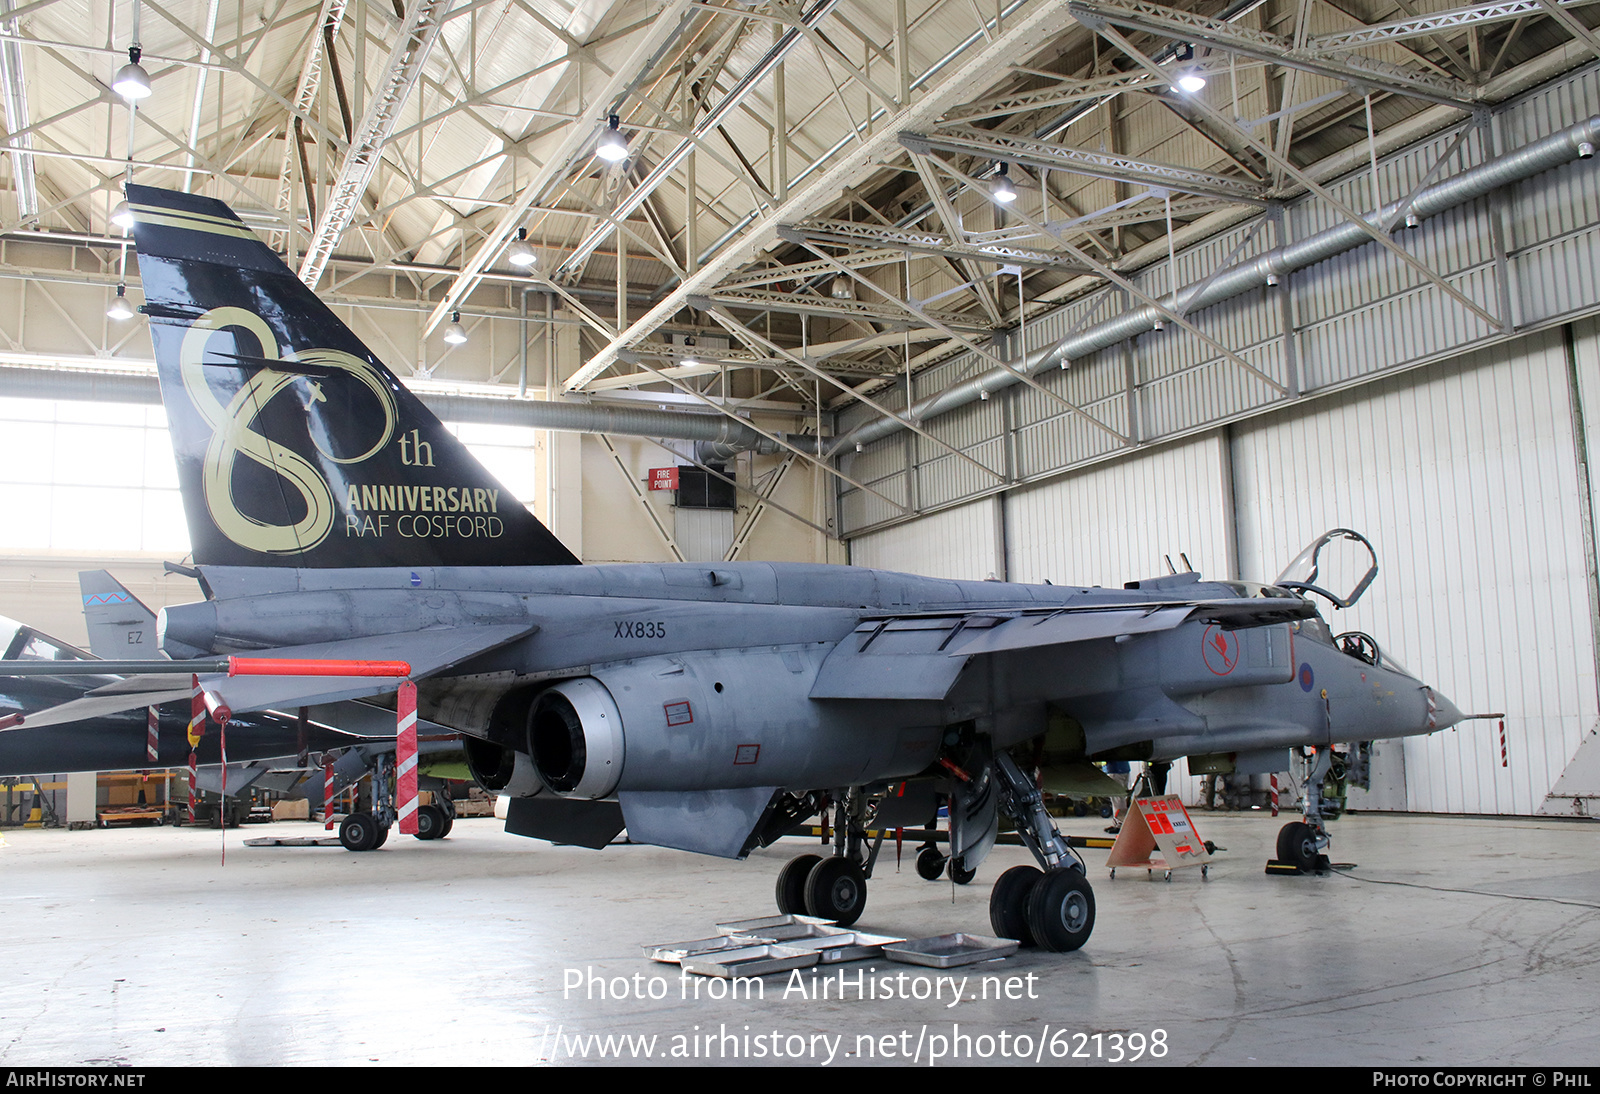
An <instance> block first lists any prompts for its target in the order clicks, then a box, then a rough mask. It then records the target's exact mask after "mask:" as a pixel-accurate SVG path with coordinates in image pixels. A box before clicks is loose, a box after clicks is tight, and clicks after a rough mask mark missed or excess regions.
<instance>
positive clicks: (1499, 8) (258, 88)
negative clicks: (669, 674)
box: [0, 0, 1600, 815]
mask: <svg viewBox="0 0 1600 1094" xmlns="http://www.w3.org/2000/svg"><path fill="white" fill-rule="evenodd" d="M1594 21H1595V14H1594V12H1593V10H1592V9H1591V7H1590V6H1589V5H1586V4H1581V3H1544V2H1543V0H1538V2H1534V0H1529V2H1527V3H1523V4H1503V3H1497V4H1481V5H1469V6H1456V7H1448V6H1445V5H1442V4H1421V5H1418V4H1413V3H1409V2H1407V0H1397V2H1395V3H1390V2H1389V0H1376V2H1372V3H1366V2H1361V3H1350V2H1344V0H1341V2H1338V3H1334V2H1329V0H1267V2H1252V0H1233V2H1232V3H1227V4H1215V3H1208V4H1185V5H1180V6H1174V7H1166V6H1160V5H1155V4H1148V3H1141V2H1136V0H1073V2H1056V0H1020V2H1019V0H1011V2H1006V0H1000V2H998V3H996V4H994V5H984V4H971V3H963V2H958V0H931V2H914V0H899V2H897V3H894V4H878V3H861V2H856V0H813V2H811V3H806V4H782V3H767V2H748V0H726V2H724V3H711V2H691V0H665V2H660V0H653V2H649V3H640V2H636V0H594V2H589V0H579V2H575V3H570V4H568V3H562V2H547V0H495V2H485V3H465V2H461V0H433V2H429V0H417V2H415V3H413V4H411V5H409V6H407V5H405V4H403V3H400V2H398V0H397V2H395V3H393V4H392V5H385V4H380V3H349V4H347V3H344V2H341V0H323V2H322V3H320V4H310V3H299V4H294V3H288V2H277V3H251V2H248V0H242V2H239V3H234V4H222V3H220V0H165V2H157V0H134V2H131V3H130V2H128V0H119V2H85V0H36V2H33V3H27V4H20V3H17V2H15V0H12V2H11V3H10V4H8V5H7V7H6V8H5V9H4V10H3V11H0V26H3V31H0V43H3V49H0V84H3V86H4V91H5V108H6V126H7V129H8V131H9V133H10V139H9V142H8V146H7V150H6V151H5V153H4V155H3V156H0V187H3V188H0V274H3V276H0V336H3V337H0V342H3V346H0V399H3V405H0V415H3V420H4V423H5V425H4V429H3V430H0V444H4V445H5V457H4V459H3V460H0V497H3V498H4V500H5V503H6V508H7V511H8V512H10V513H11V514H12V519H11V520H9V521H8V522H7V528H6V530H5V533H4V536H5V544H6V548H7V549H6V552H5V557H4V559H3V562H0V592H3V594H4V596H5V603H6V610H7V611H9V612H10V613H12V614H13V615H15V616H18V617H20V618H24V619H26V620H28V621H29V622H32V623H34V624H35V625H37V626H39V627H41V628H42V629H45V630H47V631H52V632H54V633H59V634H61V635H62V636H63V637H66V638H68V639H69V640H70V639H73V638H80V639H81V636H82V633H83V632H82V624H81V620H80V618H79V616H78V613H77V611H76V594H75V589H74V573H75V571H76V570H78V569H83V568H87V567H91V566H93V567H99V566H104V567H107V568H109V569H111V570H113V571H114V572H115V573H117V574H118V575H119V576H121V577H122V578H123V580H124V581H125V582H126V583H127V584H128V585H129V587H130V588H132V589H133V590H134V591H135V592H136V593H138V594H139V595H140V596H141V597H144V598H146V599H147V601H148V602H149V603H150V604H151V605H152V606H157V607H159V606H161V605H162V604H165V603H168V602H173V601H183V600H188V599H193V598H194V597H195V590H194V588H193V586H192V584H191V583H190V582H188V581H187V580H186V579H182V578H179V577H175V576H172V575H169V574H164V573H163V572H162V569H161V561H162V560H163V559H176V558H177V557H179V556H181V555H182V554H183V553H184V551H185V550H186V539H185V534H184V531H183V527H182V521H181V519H180V518H179V512H180V508H179V504H178V502H177V498H176V490H175V480H174V479H173V477H172V472H171V467H170V461H169V460H168V459H167V455H166V451H165V443H164V437H163V434H164V428H163V424H164V420H163V418H162V414H161V410H160V407H159V399H158V397H157V394H156V390H155V384H154V379H153V366H152V363H151V361H150V345H149V341H148V338H147V337H146V333H145V330H144V326H145V322H144V319H143V318H142V317H140V316H137V315H135V316H133V317H129V318H117V317H113V316H111V315H108V314H107V309H108V307H112V306H113V305H115V304H117V303H118V302H119V301H122V300H126V301H130V302H132V303H134V304H137V303H138V302H139V301H140V299H141V293H140V282H139V277H138V269H137V260H136V259H135V258H134V257H133V256H132V254H131V250H130V248H129V246H128V236H127V234H126V231H125V230H124V229H123V228H121V227H119V226H118V224H117V223H116V222H115V220H114V217H115V214H116V213H117V206H118V203H119V202H120V201H121V198H122V194H121V186H122V183H123V182H124V181H129V180H132V181H137V182H141V183H146V184H151V185H158V186H165V187H170V188H176V189H185V190H190V191H194V192H199V193H205V194H208V195H211V196H215V197H219V198H221V199H223V200H225V201H227V202H229V203H230V204H231V205H232V206H234V207H235V208H236V209H237V210H238V211H239V212H240V214H241V215H242V216H243V217H244V219H245V220H246V222H247V223H248V224H250V225H251V226H252V227H253V228H255V229H256V230H257V231H258V232H260V233H262V234H263V235H264V236H265V238H267V239H268V240H269V241H270V242H271V243H272V245H273V246H274V247H275V248H276V249H277V250H278V251H279V252H280V253H281V254H282V255H283V257H284V259H285V261H286V262H287V263H288V264H289V265H290V266H291V267H292V268H294V269H295V270H296V271H297V272H298V274H299V276H300V277H301V279H302V280H303V281H305V282H306V283H307V284H308V285H311V286H313V287H314V288H315V290H316V291H317V292H318V293H319V294H320V295H321V296H322V298H323V299H324V300H326V301H327V302H329V303H330V305H332V306H333V307H334V308H335V310H336V311H337V313H338V314H339V315H340V316H341V317H342V318H344V319H345V320H346V321H347V322H348V323H349V324H350V325H351V326H352V327H353V329H354V330H355V331H356V332H357V333H358V334H359V335H360V336H361V337H362V338H363V339H364V340H365V341H366V342H367V343H368V345H369V346H370V347H371V348H372V349H373V351H374V352H375V353H376V354H378V356H380V357H381V358H383V359H384V360H385V361H386V362H387V363H388V364H389V365H390V367H391V368H393V369H394V370H395V371H396V372H397V373H398V374H400V375H402V376H404V377H406V381H407V383H408V384H411V385H412V386H413V387H414V389H415V390H417V391H418V392H419V393H421V394H422V395H423V396H424V397H425V398H426V399H427V400H428V401H429V403H430V405H431V406H433V407H434V408H435V409H436V411H437V412H438V413H439V414H440V415H441V417H443V418H444V419H445V420H446V421H448V422H451V423H454V424H455V425H456V426H457V427H458V428H459V429H460V431H461V433H462V436H463V437H464V438H465V439H468V440H469V441H472V442H475V443H480V444H481V445H482V446H483V447H482V448H480V449H479V450H480V451H482V452H484V453H485V456H486V459H488V460H489V462H490V464H491V466H493V467H494V468H495V469H496V470H497V471H498V472H499V473H500V474H501V477H502V479H503V480H504V481H506V482H507V483H509V484H511V486H512V488H513V489H514V491H515V492H516V493H517V494H518V496H520V497H522V498H523V499H524V500H525V501H527V502H528V503H529V504H530V505H531V506H532V507H533V509H534V511H535V512H536V513H537V514H538V515H539V516H540V518H541V519H543V520H544V521H545V522H546V523H547V524H548V525H549V526H550V527H551V528H552V529H553V530H554V531H555V532H556V534H557V535H558V536H559V537H561V539H562V540H563V542H565V543H566V544H567V545H568V546H569V547H570V548H571V549H572V550H573V551H574V552H575V553H576V554H578V555H579V556H580V557H582V558H583V559H584V560H585V561H590V562H611V561H635V562H648V561H675V560H715V559H756V560H795V561H827V562H844V561H850V562H853V563H856V564H858V565H866V566H875V567H884V568H893V569H901V570H905V571H909V572H916V573H922V574H928V575H935V576H942V577H965V578H984V577H990V576H993V577H997V578H1000V579H1004V580H1012V581H1025V582H1039V581H1044V580H1051V581H1054V582H1056V583H1074V584H1084V585H1092V584H1104V585H1110V586H1115V585H1117V584H1120V583H1121V582H1124V581H1127V580H1131V579H1135V578H1139V577H1147V576H1151V575H1153V574H1157V573H1161V572H1164V570H1165V568H1166V566H1167V565H1168V563H1169V561H1170V560H1172V559H1176V558H1180V557H1182V558H1187V559H1188V560H1189V561H1190V563H1191V564H1192V566H1193V567H1194V568H1196V569H1198V570H1200V571H1201V572H1203V573H1204V574H1206V575H1207V576H1216V577H1228V578H1248V579H1256V580H1270V579H1271V578H1272V577H1273V575H1274V574H1276V573H1277V571H1278V569H1279V568H1280V567H1281V566H1282V564H1283V563H1284V562H1286V561H1287V560H1288V559H1289V558H1291V557H1292V556H1293V555H1294V553H1295V552H1296V550H1298V548H1299V547H1300V546H1301V545H1303V544H1304V543H1305V542H1306V541H1308V540H1309V539H1310V538H1311V537H1313V536H1314V535H1316V534H1318V533H1319V532H1321V531H1323V530H1324V529H1326V528H1331V527H1339V526H1345V527H1353V528H1355V529H1357V530H1359V531H1362V532H1364V533H1365V534H1366V535H1368V536H1369V537H1370V538H1371V539H1372V540H1373V542H1374V543H1375V544H1376V546H1377V548H1378V553H1379V559H1380V564H1381V566H1382V571H1381V578H1380V580H1379V583H1378V585H1377V586H1376V587H1375V589H1374V591H1373V594H1372V595H1370V596H1369V597H1368V598H1366V599H1365V600H1364V601H1363V602H1362V603H1361V604H1360V605H1358V606H1357V607H1356V608H1354V609H1352V610H1351V611H1350V612H1348V613H1343V614H1344V615H1345V616H1347V617H1348V618H1347V619H1346V618H1341V619H1336V620H1335V621H1334V622H1335V629H1336V630H1342V629H1355V630H1361V631H1367V632H1370V633H1372V634H1375V635H1379V636H1381V641H1382V642H1383V643H1384V644H1385V646H1386V648H1387V647H1392V649H1393V651H1396V652H1397V654H1398V656H1400V657H1401V659H1402V660H1404V661H1405V662H1406V663H1407V664H1410V665H1413V666H1414V667H1416V668H1418V669H1419V670H1420V671H1421V672H1422V673H1423V675H1425V676H1427V677H1429V678H1430V679H1431V680H1434V681H1435V682H1437V684H1438V685H1439V686H1440V687H1441V688H1442V689H1443V690H1444V691H1446V692H1447V693H1449V694H1452V695H1455V696H1458V697H1459V698H1460V699H1461V701H1462V704H1463V707H1464V708H1465V709H1470V710H1474V711H1496V712H1498V711H1504V712H1505V714H1506V719H1505V730H1504V734H1505V737H1506V740H1507V745H1506V749H1505V751H1506V757H1505V762H1504V763H1502V762H1501V754H1500V753H1501V749H1500V747H1499V744H1500V742H1499V740H1498V739H1497V737H1496V733H1495V728H1494V725H1493V724H1492V723H1487V722H1479V723H1466V724H1464V725H1463V726H1462V727H1460V728H1459V729H1457V730H1454V731H1451V732H1448V733H1445V734H1440V735H1437V736H1435V737H1431V738H1426V739H1414V740H1408V741H1406V742H1405V744H1404V747H1403V749H1401V748H1399V747H1398V746H1397V747H1395V748H1393V749H1390V750H1388V751H1387V752H1386V753H1385V755H1384V757H1383V759H1382V763H1381V767H1382V768H1383V771H1384V773H1385V774H1384V780H1385V785H1386V787H1387V789H1385V790H1384V791H1383V793H1382V794H1379V793H1378V792H1377V791H1375V792H1374V795H1373V796H1372V798H1371V801H1370V802H1369V804H1370V805H1371V806H1373V807H1378V808H1407V809H1412V810H1417V811H1425V812H1457V813H1489V814H1499V813H1507V814H1530V813H1535V812H1554V813H1558V814H1571V813H1578V814H1580V815H1581V814H1587V813H1588V812H1589V811H1590V810H1591V808H1592V803H1593V797H1594V795H1595V794H1596V793H1597V792H1600V781H1597V780H1600V775H1597V774H1596V772H1595V770H1594V769H1595V768H1596V767H1597V766H1600V759H1597V758H1595V757H1593V756H1590V757H1588V758H1587V759H1580V753H1582V752H1583V751H1584V750H1583V749H1582V747H1581V746H1582V745H1583V744H1584V743H1585V742H1586V741H1589V740H1592V739H1593V737H1594V731H1595V726H1596V721H1597V716H1600V704H1597V698H1596V695H1597V686H1600V685H1597V680H1596V671H1595V665H1596V659H1597V657H1600V643H1597V640H1596V633H1597V629H1600V623H1597V619H1600V614H1597V602H1600V593H1597V591H1596V581H1595V578H1594V574H1595V572H1596V569H1597V567H1596V560H1595V540H1596V536H1595V531H1596V527H1595V516H1594V510H1593V506H1592V504H1591V499H1592V490H1593V480H1592V471H1591V468H1590V461H1589V450H1590V447H1591V439H1592V437H1593V436H1594V428H1595V426H1594V424H1593V423H1594V422H1595V421H1596V420H1597V419H1600V411H1596V410H1595V409H1594V403H1593V400H1594V398H1595V392H1596V383H1597V381H1600V352H1597V346H1600V342H1597V329H1596V326H1595V322H1594V316H1595V314H1596V313H1597V312H1600V291H1597V286H1596V276H1595V272H1594V271H1595V269H1596V261H1595V259H1596V247H1597V243H1600V235H1597V233H1600V186H1597V185H1596V181H1595V174H1594V172H1595V170H1596V167H1595V161H1594V159H1593V153H1594V147H1595V139H1596V137H1597V136H1600V128H1597V126H1600V123H1596V122H1595V121H1594V116H1595V115H1597V114H1600V86H1597V81H1600V37H1597V35H1596V32H1595V31H1594V30H1593V29H1591V26H1590V24H1591V23H1593V22H1594ZM130 49H136V50H137V51H138V56H137V58H135V57H134V55H133V54H132V53H130ZM130 61H136V63H137V64H138V65H139V66H140V68H141V70H142V72H143V73H144V74H145V76H146V78H147V84H148V90H149V94H148V95H147V96H144V97H139V98H133V99H129V98H125V97H123V95H122V94H121V93H120V92H119V91H117V90H115V89H114V87H113V85H114V84H116V83H117V81H118V79H119V78H120V75H121V74H122V73H123V72H124V70H125V68H126V66H128V65H129V64H130ZM790 77H793V78H792V79H791V78H790ZM608 144H614V145H615V146H616V147H617V149H618V150H617V152H616V153H615V155H613V156H607V155H606V154H605V152H606V149H605V148H604V147H603V146H605V145H608ZM1002 184H1006V185H1007V186H1008V187H1009V188H1010V189H1011V190H1012V191H1014V193H1015V197H1014V198H1008V199H1007V200H1005V201H1001V200H998V198H999V196H1001V195H999V194H998V193H997V190H998V189H1001V188H1004V187H1003V186H1002ZM1374 210H1376V212H1374ZM112 310H113V311H115V310H116V309H115V308H112ZM908 407H909V411H908V409H907V408H908ZM663 467H679V468H682V469H684V470H685V471H687V472H689V473H690V474H691V475H694V474H696V473H698V474H699V475H701V481H702V482H712V483H717V484H719V485H720V487H721V488H722V491H721V492H722V493H723V494H725V493H726V487H727V486H729V485H731V486H732V487H733V488H734V491H735V493H734V497H733V498H732V499H731V505H732V508H727V507H725V506H727V505H728V504H730V502H729V499H727V498H726V497H722V499H721V500H720V501H719V502H718V503H717V504H718V505H719V506H723V507H711V508H699V507H693V506H690V505H686V504H675V502H677V501H679V500H680V499H679V498H678V496H677V495H675V494H673V493H672V492H670V491H655V490H650V489H647V486H648V478H649V473H650V471H651V470H652V469H657V468H663ZM1588 751H1589V752H1590V753H1592V752H1593V751H1594V750H1593V749H1592V748H1591V749H1589V750H1588ZM1569 768H1571V771H1570V774H1569ZM1564 774H1569V777H1568V778H1567V779H1566V780H1565V781H1563V775H1564ZM1190 788H1191V790H1192V789H1193V787H1192V784H1191V787H1190Z"/></svg>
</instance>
